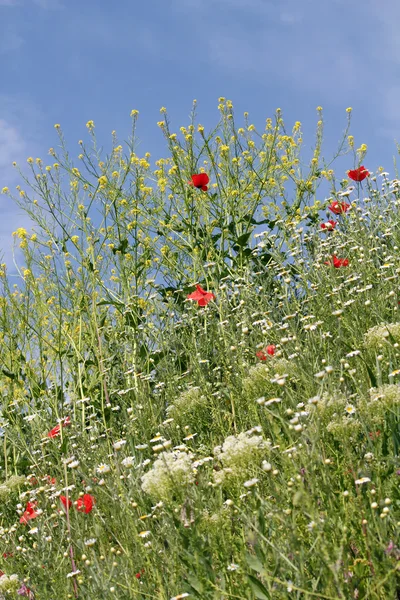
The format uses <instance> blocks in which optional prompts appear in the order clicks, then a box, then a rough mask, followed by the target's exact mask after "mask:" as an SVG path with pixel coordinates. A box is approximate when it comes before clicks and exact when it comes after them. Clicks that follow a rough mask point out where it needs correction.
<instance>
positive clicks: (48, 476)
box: [46, 475, 57, 485]
mask: <svg viewBox="0 0 400 600" xmlns="http://www.w3.org/2000/svg"><path fill="white" fill-rule="evenodd" d="M46 479H47V481H48V483H49V484H50V485H54V484H55V483H57V480H56V478H55V477H50V475H46Z"/></svg>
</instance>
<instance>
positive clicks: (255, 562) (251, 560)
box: [246, 554, 264, 573]
mask: <svg viewBox="0 0 400 600" xmlns="http://www.w3.org/2000/svg"><path fill="white" fill-rule="evenodd" d="M246 562H247V564H248V565H249V567H250V569H252V570H253V571H257V573H263V572H264V567H263V565H262V562H261V560H260V559H259V558H258V557H257V556H254V554H247V555H246Z"/></svg>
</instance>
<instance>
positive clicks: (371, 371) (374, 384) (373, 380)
mask: <svg viewBox="0 0 400 600" xmlns="http://www.w3.org/2000/svg"><path fill="white" fill-rule="evenodd" d="M365 366H366V367H367V371H368V375H369V378H370V380H371V385H372V387H374V388H376V387H378V385H377V381H376V377H375V374H374V372H373V370H372V369H371V367H370V366H369V365H368V364H367V363H365Z"/></svg>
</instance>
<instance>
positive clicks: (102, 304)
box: [96, 300, 125, 308]
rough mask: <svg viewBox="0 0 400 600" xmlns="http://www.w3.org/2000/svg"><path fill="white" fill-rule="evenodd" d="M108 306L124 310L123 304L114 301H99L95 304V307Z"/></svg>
mask: <svg viewBox="0 0 400 600" xmlns="http://www.w3.org/2000/svg"><path fill="white" fill-rule="evenodd" d="M108 305H112V306H115V307H116V308H125V304H123V303H122V302H117V301H116V300H100V302H97V304H96V306H108Z"/></svg>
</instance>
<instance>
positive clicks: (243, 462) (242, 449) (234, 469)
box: [214, 432, 270, 483]
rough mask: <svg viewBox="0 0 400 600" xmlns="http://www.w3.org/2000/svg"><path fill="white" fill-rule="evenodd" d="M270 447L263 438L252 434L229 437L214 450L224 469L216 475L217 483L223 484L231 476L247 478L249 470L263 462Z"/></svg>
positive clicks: (245, 433) (246, 433)
mask: <svg viewBox="0 0 400 600" xmlns="http://www.w3.org/2000/svg"><path fill="white" fill-rule="evenodd" d="M269 445H270V444H268V443H267V442H266V441H265V440H264V439H263V438H262V436H260V435H251V433H250V432H244V433H239V435H230V436H228V437H227V438H226V440H225V441H224V443H223V444H222V446H217V447H216V448H214V455H215V456H216V458H218V459H219V460H220V461H221V462H222V464H223V467H224V468H223V470H222V471H217V472H216V473H215V475H214V480H215V482H216V483H222V481H223V480H224V479H225V477H226V476H229V475H233V476H237V477H241V478H246V476H247V473H248V471H249V469H250V468H251V467H252V466H253V465H255V464H256V463H257V460H261V458H262V457H263V456H264V454H265V450H266V449H267V448H268V447H269Z"/></svg>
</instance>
